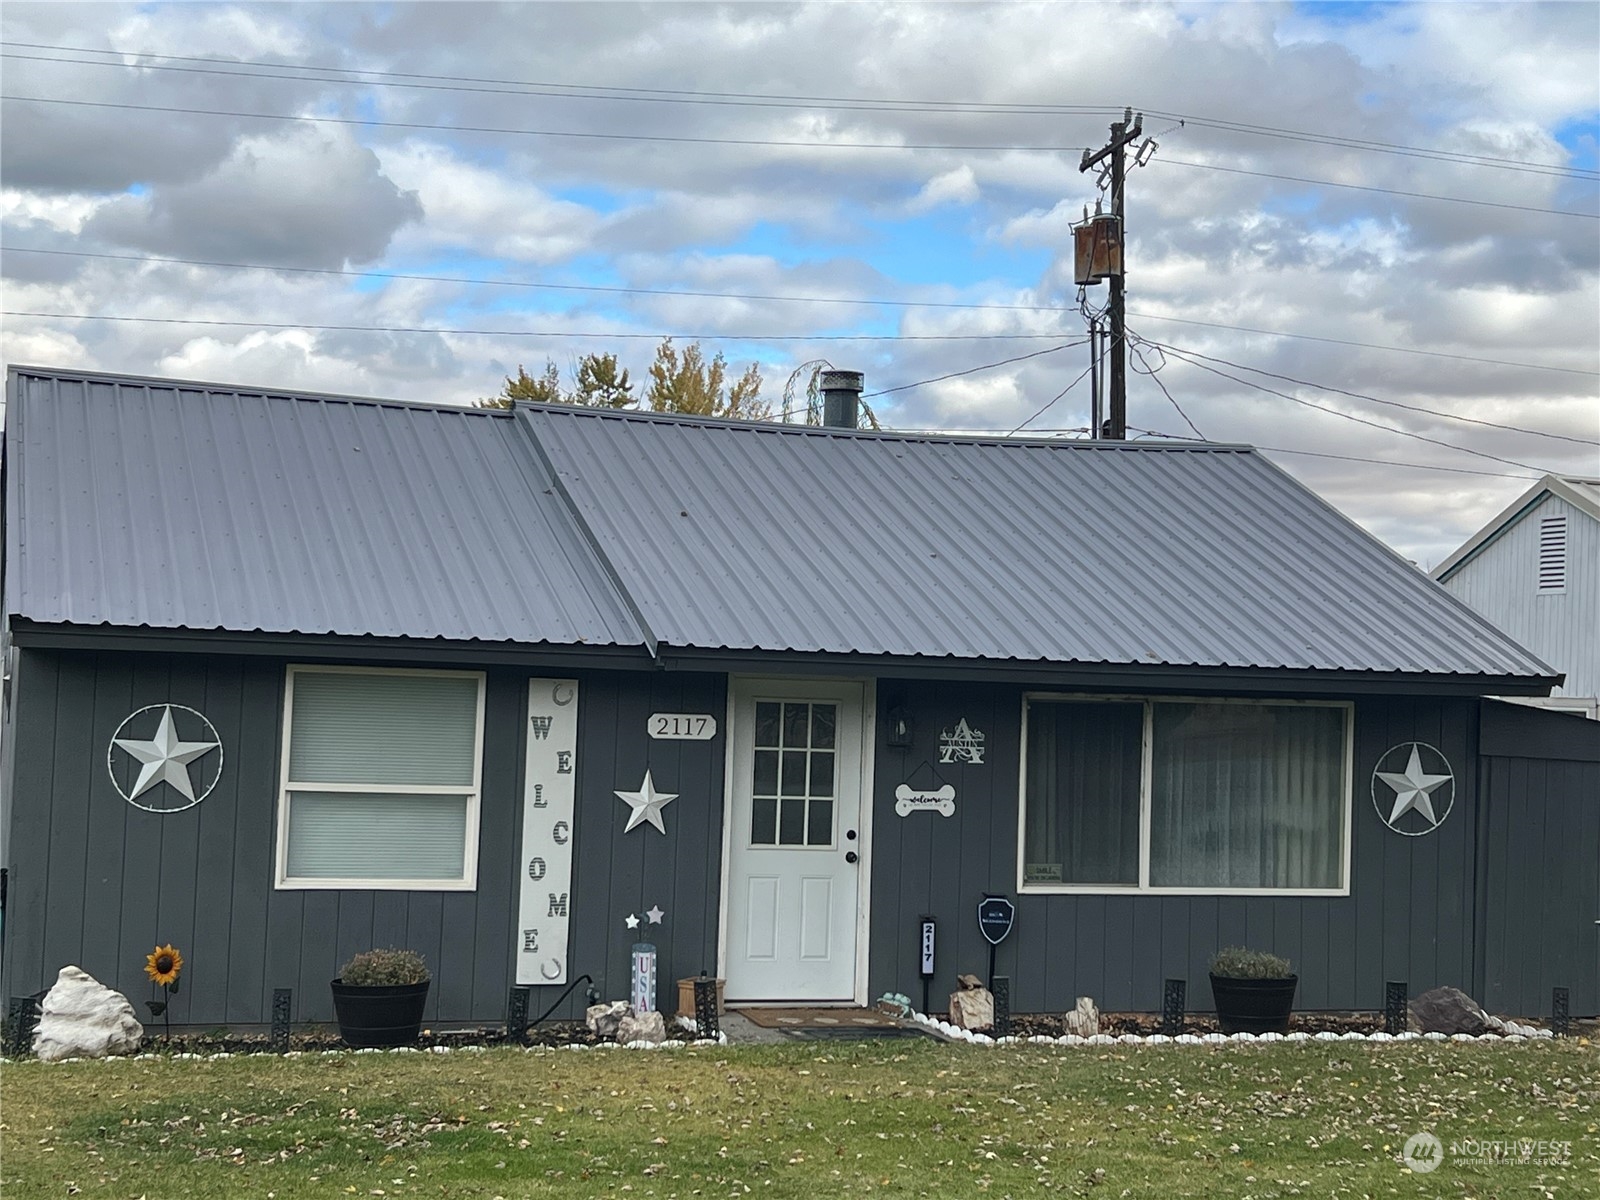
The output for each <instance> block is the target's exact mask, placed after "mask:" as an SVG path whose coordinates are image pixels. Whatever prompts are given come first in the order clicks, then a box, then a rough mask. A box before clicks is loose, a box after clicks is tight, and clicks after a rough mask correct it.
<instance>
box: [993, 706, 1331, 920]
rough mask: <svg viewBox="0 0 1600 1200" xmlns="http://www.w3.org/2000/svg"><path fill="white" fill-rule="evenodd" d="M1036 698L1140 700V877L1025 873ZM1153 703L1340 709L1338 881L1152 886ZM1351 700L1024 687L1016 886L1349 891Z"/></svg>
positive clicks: (1112, 892) (1044, 890)
mask: <svg viewBox="0 0 1600 1200" xmlns="http://www.w3.org/2000/svg"><path fill="white" fill-rule="evenodd" d="M1035 701H1043V702H1058V703H1059V702H1074V701H1075V702H1078V703H1084V702H1088V703H1096V702H1099V703H1114V702H1115V703H1124V704H1129V703H1131V704H1140V705H1142V706H1143V708H1144V731H1143V734H1142V741H1141V744H1140V765H1139V882H1138V883H1136V884H1134V883H1053V882H1040V881H1037V880H1035V881H1032V882H1030V881H1029V880H1028V879H1027V878H1026V875H1027V853H1028V849H1027V837H1028V707H1029V705H1030V704H1032V703H1033V702H1035ZM1157 704H1248V705H1253V706H1255V707H1258V708H1260V707H1285V708H1287V707H1305V708H1338V709H1343V710H1344V815H1343V819H1342V821H1341V822H1340V836H1341V837H1342V838H1343V839H1344V845H1343V847H1342V853H1341V854H1340V865H1339V886H1338V887H1332V888H1277V887H1258V888H1245V887H1157V886H1154V885H1152V884H1151V882H1150V831H1151V827H1152V818H1151V794H1152V791H1153V784H1154V780H1153V774H1154V772H1153V770H1152V763H1153V760H1154V756H1155V742H1154V730H1155V706H1156V705H1157ZM1355 725H1356V722H1355V704H1354V703H1353V702H1351V701H1348V700H1275V699H1274V700H1259V699H1255V698H1253V697H1233V696H1148V695H1109V696H1108V695H1095V694H1092V693H1085V692H1025V693H1023V696H1022V738H1021V747H1022V749H1021V759H1020V761H1019V764H1018V771H1017V891H1018V892H1019V893H1022V894H1028V895H1079V896H1139V895H1150V896H1348V895H1349V894H1350V843H1351V818H1352V810H1353V808H1354V805H1353V802H1352V800H1353V796H1354V792H1355V778H1354V776H1353V774H1352V772H1353V769H1354V763H1355Z"/></svg>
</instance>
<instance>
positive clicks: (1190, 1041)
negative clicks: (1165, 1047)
mask: <svg viewBox="0 0 1600 1200" xmlns="http://www.w3.org/2000/svg"><path fill="white" fill-rule="evenodd" d="M1172 1040H1173V1041H1175V1042H1177V1043H1179V1044H1180V1045H1184V1046H1198V1045H1199V1044H1200V1035H1199V1034H1197V1033H1180V1034H1179V1035H1178V1036H1177V1037H1175V1038H1173V1039H1172Z"/></svg>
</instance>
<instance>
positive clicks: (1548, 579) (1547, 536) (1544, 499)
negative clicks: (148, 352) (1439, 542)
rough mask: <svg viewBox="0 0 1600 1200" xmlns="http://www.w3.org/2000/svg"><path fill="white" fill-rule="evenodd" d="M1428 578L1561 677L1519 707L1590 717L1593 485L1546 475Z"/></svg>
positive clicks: (1594, 646)
mask: <svg viewBox="0 0 1600 1200" xmlns="http://www.w3.org/2000/svg"><path fill="white" fill-rule="evenodd" d="M1432 575H1433V578H1435V579H1437V580H1438V581H1439V582H1440V583H1442V584H1443V585H1444V586H1445V587H1446V588H1447V589H1448V590H1449V591H1450V592H1452V593H1453V594H1455V595H1456V596H1458V597H1460V598H1461V599H1462V600H1464V601H1466V602H1467V603H1468V604H1469V605H1471V606H1472V607H1473V608H1475V609H1477V611H1478V612H1480V613H1482V614H1483V615H1484V616H1485V617H1487V618H1489V620H1491V621H1493V622H1494V623H1495V624H1496V625H1498V626H1499V627H1500V628H1501V629H1503V630H1505V631H1506V632H1507V633H1509V634H1510V635H1511V636H1512V637H1514V638H1515V639H1516V640H1517V641H1519V642H1521V643H1522V644H1523V645H1524V646H1526V647H1527V648H1528V649H1529V650H1532V651H1533V652H1534V653H1535V654H1537V655H1538V656H1539V657H1540V658H1542V659H1544V660H1545V662H1547V663H1549V664H1550V665H1551V666H1552V667H1554V668H1555V669H1556V670H1558V671H1564V672H1566V676H1567V679H1566V682H1565V684H1563V685H1562V686H1561V687H1559V688H1557V689H1556V690H1555V692H1554V693H1553V694H1552V695H1551V696H1550V698H1549V699H1548V700H1530V701H1527V703H1530V704H1539V705H1543V706H1545V707H1549V708H1568V709H1576V710H1578V711H1581V712H1586V713H1588V715H1589V716H1591V717H1595V718H1600V479H1581V478H1576V477H1574V476H1570V475H1546V476H1545V477H1544V478H1543V479H1541V480H1539V482H1538V483H1536V484H1534V485H1533V487H1531V488H1529V489H1528V490H1527V491H1526V492H1524V493H1523V494H1522V495H1521V496H1519V497H1518V498H1517V499H1516V500H1515V501H1513V502H1512V503H1511V505H1510V506H1509V507H1507V508H1506V509H1505V511H1503V512H1502V513H1500V515H1499V516H1497V517H1495V518H1494V520H1492V521H1490V522H1489V523H1488V524H1487V525H1485V526H1484V527H1483V528H1482V529H1480V530H1478V532H1477V533H1475V534H1473V535H1472V537H1470V538H1468V539H1467V541H1466V543H1465V544H1464V545H1463V546H1462V547H1461V548H1460V549H1459V550H1457V551H1456V552H1455V553H1454V554H1452V555H1451V556H1450V557H1449V558H1447V559H1445V560H1444V561H1443V562H1442V563H1440V564H1439V565H1438V566H1437V567H1435V568H1434V569H1433V571H1432Z"/></svg>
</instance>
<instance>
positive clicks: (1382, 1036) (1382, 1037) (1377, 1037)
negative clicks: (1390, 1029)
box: [1367, 1029, 1394, 1042]
mask: <svg viewBox="0 0 1600 1200" xmlns="http://www.w3.org/2000/svg"><path fill="white" fill-rule="evenodd" d="M1367 1041H1369V1042H1392V1041H1394V1034H1392V1033H1385V1032H1384V1031H1383V1030H1381V1029H1380V1030H1379V1031H1378V1032H1377V1033H1372V1034H1368V1035H1367Z"/></svg>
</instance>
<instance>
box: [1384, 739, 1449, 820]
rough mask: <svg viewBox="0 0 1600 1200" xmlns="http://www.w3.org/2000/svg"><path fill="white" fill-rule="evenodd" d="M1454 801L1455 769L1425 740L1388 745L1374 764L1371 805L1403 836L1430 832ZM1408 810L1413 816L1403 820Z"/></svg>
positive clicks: (1443, 817)
mask: <svg viewBox="0 0 1600 1200" xmlns="http://www.w3.org/2000/svg"><path fill="white" fill-rule="evenodd" d="M1441 772H1442V774H1441ZM1380 784H1381V785H1382V788H1381V789H1380V786H1379V785H1380ZM1383 789H1386V791H1385V790H1383ZM1455 802H1456V778H1455V773H1454V772H1453V771H1451V769H1450V763H1449V762H1448V761H1447V760H1446V759H1445V756H1444V754H1443V753H1442V752H1440V751H1439V750H1438V749H1436V748H1435V747H1433V746H1430V745H1428V743H1426V742H1401V743H1400V744H1399V745H1398V746H1391V747H1390V748H1389V749H1388V750H1386V751H1384V753H1383V755H1382V757H1380V758H1379V759H1378V765H1377V766H1376V767H1374V768H1373V771H1372V806H1373V808H1375V809H1377V811H1378V818H1379V820H1381V821H1382V822H1383V823H1384V824H1385V825H1387V826H1388V827H1389V828H1390V829H1392V830H1394V831H1395V832H1396V833H1398V834H1401V835H1403V836H1405V837H1421V836H1422V835H1423V834H1425V833H1432V832H1433V831H1434V830H1435V829H1437V828H1439V826H1440V825H1443V824H1444V819H1445V818H1446V817H1448V816H1449V815H1450V810H1451V809H1452V808H1454V807H1455ZM1408 814H1415V816H1414V817H1413V818H1412V819H1411V820H1409V821H1405V822H1404V823H1403V824H1402V820H1403V819H1404V818H1405V817H1407V815H1408Z"/></svg>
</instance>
